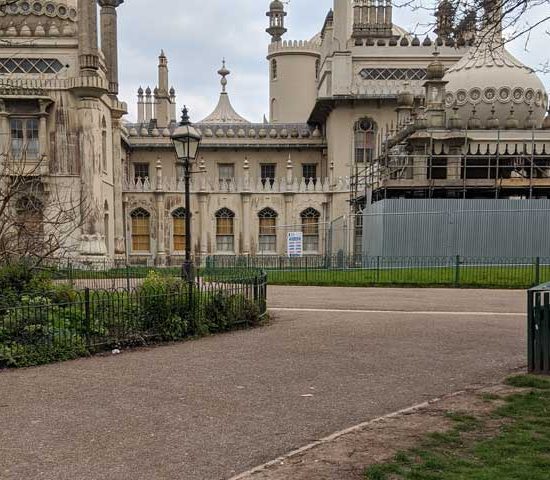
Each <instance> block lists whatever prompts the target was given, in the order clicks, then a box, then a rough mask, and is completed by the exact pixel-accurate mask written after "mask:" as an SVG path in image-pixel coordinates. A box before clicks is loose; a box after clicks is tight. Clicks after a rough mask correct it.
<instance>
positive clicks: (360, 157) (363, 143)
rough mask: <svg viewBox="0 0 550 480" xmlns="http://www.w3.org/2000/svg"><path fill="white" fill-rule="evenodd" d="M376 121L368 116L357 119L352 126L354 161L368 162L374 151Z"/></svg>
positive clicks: (372, 157) (371, 158) (371, 159)
mask: <svg viewBox="0 0 550 480" xmlns="http://www.w3.org/2000/svg"><path fill="white" fill-rule="evenodd" d="M376 132H377V127H376V123H374V122H373V121H372V120H370V119H368V118H363V119H362V120H359V121H358V122H357V123H356V124H355V127H354V143H355V145H354V148H355V163H365V162H366V163H370V162H372V161H373V160H374V155H375V151H376Z"/></svg>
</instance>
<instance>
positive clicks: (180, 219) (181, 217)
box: [172, 208, 187, 252]
mask: <svg viewBox="0 0 550 480" xmlns="http://www.w3.org/2000/svg"><path fill="white" fill-rule="evenodd" d="M186 216H187V215H186V212H185V209H184V208H178V209H177V210H174V211H173V212H172V223H173V228H174V235H173V237H174V251H176V252H184V251H185V232H186V230H185V217H186Z"/></svg>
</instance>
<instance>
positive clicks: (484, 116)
mask: <svg viewBox="0 0 550 480" xmlns="http://www.w3.org/2000/svg"><path fill="white" fill-rule="evenodd" d="M444 80H446V81H447V86H446V95H445V106H446V107H447V108H451V107H452V106H453V105H457V106H458V107H459V109H460V111H461V112H462V113H463V116H465V115H468V113H469V112H471V111H472V108H473V107H474V106H475V107H476V109H477V112H478V114H479V116H480V119H481V121H482V122H485V123H486V121H487V120H488V119H489V117H490V115H491V111H492V110H493V109H494V111H495V115H496V118H498V119H499V120H500V124H501V125H503V124H505V122H507V120H508V118H509V116H508V114H509V112H510V108H511V107H513V108H514V110H515V113H516V116H517V118H521V119H523V118H526V117H527V114H528V112H529V109H530V108H532V109H533V119H534V122H535V124H536V126H537V127H540V126H541V125H542V121H543V119H544V114H545V111H546V108H547V104H548V95H547V94H546V91H545V88H544V85H543V84H542V82H541V80H540V79H539V77H538V76H537V74H536V73H535V72H534V71H533V70H532V69H531V68H529V67H527V66H525V65H524V64H523V63H521V62H520V61H519V60H517V59H516V58H515V57H513V56H512V55H511V54H510V53H509V52H508V51H506V49H505V48H504V47H503V46H501V45H491V44H490V43H489V42H488V41H487V42H482V43H481V44H480V45H478V46H474V47H472V48H471V49H470V50H469V51H468V52H467V53H466V54H465V55H464V56H463V57H462V58H461V59H460V60H459V61H458V62H457V63H456V64H455V65H453V66H452V67H451V68H449V70H448V71H447V73H446V75H445V78H444ZM488 128H490V127H489V126H488Z"/></svg>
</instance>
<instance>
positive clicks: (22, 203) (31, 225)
mask: <svg viewBox="0 0 550 480" xmlns="http://www.w3.org/2000/svg"><path fill="white" fill-rule="evenodd" d="M43 212H44V205H43V203H42V202H41V201H40V200H39V199H38V198H36V197H34V196H31V195H29V196H24V197H22V198H20V199H19V200H18V202H17V204H16V214H17V224H16V225H17V241H18V247H19V248H20V249H21V251H22V252H24V253H37V252H36V250H37V249H39V248H40V246H39V245H38V244H39V242H40V240H41V239H42V236H43V234H44V222H43Z"/></svg>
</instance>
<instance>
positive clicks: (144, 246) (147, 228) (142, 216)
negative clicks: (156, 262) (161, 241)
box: [130, 208, 151, 252]
mask: <svg viewBox="0 0 550 480" xmlns="http://www.w3.org/2000/svg"><path fill="white" fill-rule="evenodd" d="M130 217H131V219H132V251H133V252H150V251H151V214H150V213H149V212H148V211H147V210H145V209H143V208H136V209H135V210H134V211H133V212H132V213H131V214H130Z"/></svg>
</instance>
